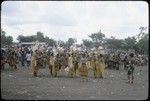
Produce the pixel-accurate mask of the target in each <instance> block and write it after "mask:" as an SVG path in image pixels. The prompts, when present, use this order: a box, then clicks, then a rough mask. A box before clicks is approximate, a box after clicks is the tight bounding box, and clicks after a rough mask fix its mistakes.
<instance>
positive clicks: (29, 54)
mask: <svg viewBox="0 0 150 101" xmlns="http://www.w3.org/2000/svg"><path fill="white" fill-rule="evenodd" d="M26 59H27V67H28V68H29V66H30V62H31V52H30V51H28V52H27V54H26Z"/></svg>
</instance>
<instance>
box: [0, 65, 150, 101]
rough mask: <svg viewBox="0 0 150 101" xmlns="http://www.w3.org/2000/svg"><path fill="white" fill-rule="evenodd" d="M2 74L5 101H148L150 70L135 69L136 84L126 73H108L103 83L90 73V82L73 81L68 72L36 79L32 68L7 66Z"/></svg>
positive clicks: (44, 73) (42, 72) (43, 71)
mask: <svg viewBox="0 0 150 101" xmlns="http://www.w3.org/2000/svg"><path fill="white" fill-rule="evenodd" d="M5 67H6V68H5V70H3V71H1V97H2V99H5V100H145V99H147V98H148V66H144V67H136V68H135V72H134V75H135V82H134V83H133V84H129V83H127V75H126V71H125V70H123V68H121V69H120V70H119V71H118V70H109V69H106V70H105V76H104V78H103V79H95V78H94V77H93V71H91V70H90V71H89V76H88V80H87V81H83V79H82V78H80V77H76V78H69V77H67V75H66V74H65V72H64V71H60V73H59V77H51V76H50V75H49V71H48V69H41V70H40V71H39V73H38V77H33V76H32V74H31V72H30V70H29V69H28V68H25V67H24V68H23V67H21V66H19V67H18V70H14V69H12V68H10V67H9V66H8V65H6V66H5Z"/></svg>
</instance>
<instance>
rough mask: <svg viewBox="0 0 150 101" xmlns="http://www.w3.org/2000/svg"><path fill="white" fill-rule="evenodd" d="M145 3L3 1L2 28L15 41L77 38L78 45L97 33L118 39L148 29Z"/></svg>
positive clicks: (146, 4) (146, 5)
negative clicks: (33, 37) (39, 34)
mask: <svg viewBox="0 0 150 101" xmlns="http://www.w3.org/2000/svg"><path fill="white" fill-rule="evenodd" d="M148 22H149V19H148V3H147V2H144V1H5V2H3V3H2V5H1V28H2V29H3V30H4V31H5V32H6V33H7V34H6V35H11V36H13V38H14V41H17V40H16V38H17V36H18V35H20V34H22V35H24V36H27V35H35V34H36V32H38V31H40V32H43V33H44V35H45V36H48V37H50V38H53V39H55V40H63V41H66V40H67V39H68V38H70V37H72V38H76V39H77V41H78V43H81V42H82V39H88V38H89V37H88V35H90V34H91V33H95V32H98V31H99V30H100V29H101V31H102V33H104V34H105V35H106V37H108V38H109V37H110V36H114V37H116V38H119V39H123V38H126V37H128V36H134V35H137V34H138V33H139V27H140V26H144V27H149V23H148Z"/></svg>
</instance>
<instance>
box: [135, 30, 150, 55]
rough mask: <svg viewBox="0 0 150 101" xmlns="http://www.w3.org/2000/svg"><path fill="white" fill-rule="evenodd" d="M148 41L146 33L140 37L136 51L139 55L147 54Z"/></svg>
mask: <svg viewBox="0 0 150 101" xmlns="http://www.w3.org/2000/svg"><path fill="white" fill-rule="evenodd" d="M148 41H149V36H148V33H145V34H143V36H142V37H141V39H140V40H139V41H138V42H137V44H136V45H137V47H138V50H139V51H140V52H141V53H146V54H148V48H149V47H148Z"/></svg>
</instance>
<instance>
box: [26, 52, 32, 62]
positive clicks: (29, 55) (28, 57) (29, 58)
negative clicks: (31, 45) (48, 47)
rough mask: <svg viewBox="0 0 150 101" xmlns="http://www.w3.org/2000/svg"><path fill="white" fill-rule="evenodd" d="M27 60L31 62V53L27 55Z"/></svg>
mask: <svg viewBox="0 0 150 101" xmlns="http://www.w3.org/2000/svg"><path fill="white" fill-rule="evenodd" d="M26 58H27V61H31V54H30V53H27V54H26Z"/></svg>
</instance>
